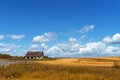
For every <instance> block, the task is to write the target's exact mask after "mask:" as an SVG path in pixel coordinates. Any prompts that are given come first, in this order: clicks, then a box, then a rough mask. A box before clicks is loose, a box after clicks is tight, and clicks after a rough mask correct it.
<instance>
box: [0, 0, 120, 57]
mask: <svg viewBox="0 0 120 80" xmlns="http://www.w3.org/2000/svg"><path fill="white" fill-rule="evenodd" d="M119 3H120V1H119V0H0V53H8V54H10V55H17V56H24V55H25V53H26V52H27V51H44V53H45V55H48V56H52V57H94V56H120V23H119V21H120V10H119V9H120V5H119Z"/></svg>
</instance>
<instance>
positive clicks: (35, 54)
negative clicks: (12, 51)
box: [25, 51, 44, 59]
mask: <svg viewBox="0 0 120 80" xmlns="http://www.w3.org/2000/svg"><path fill="white" fill-rule="evenodd" d="M43 57H44V53H43V52H42V51H38V52H31V51H29V52H27V53H26V55H25V58H26V59H42V58H43Z"/></svg>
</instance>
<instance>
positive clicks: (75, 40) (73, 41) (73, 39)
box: [69, 37, 77, 43]
mask: <svg viewBox="0 0 120 80" xmlns="http://www.w3.org/2000/svg"><path fill="white" fill-rule="evenodd" d="M69 42H70V43H76V42H77V39H76V38H73V37H70V38H69Z"/></svg>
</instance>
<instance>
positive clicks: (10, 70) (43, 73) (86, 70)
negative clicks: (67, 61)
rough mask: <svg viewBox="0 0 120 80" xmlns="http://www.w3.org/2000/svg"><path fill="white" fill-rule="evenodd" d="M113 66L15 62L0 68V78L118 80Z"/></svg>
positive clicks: (4, 79) (12, 79)
mask: <svg viewBox="0 0 120 80" xmlns="http://www.w3.org/2000/svg"><path fill="white" fill-rule="evenodd" d="M119 75H120V69H119V68H115V67H89V66H88V67H84V66H83V67H82V66H62V65H46V64H40V63H33V62H24V63H17V64H12V65H10V66H8V67H7V68H4V67H1V68H0V80H120V76H119Z"/></svg>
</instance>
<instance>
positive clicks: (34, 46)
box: [30, 44, 39, 49]
mask: <svg viewBox="0 0 120 80" xmlns="http://www.w3.org/2000/svg"><path fill="white" fill-rule="evenodd" d="M38 47H39V46H38V45H37V44H32V45H30V49H36V48H38Z"/></svg>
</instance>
